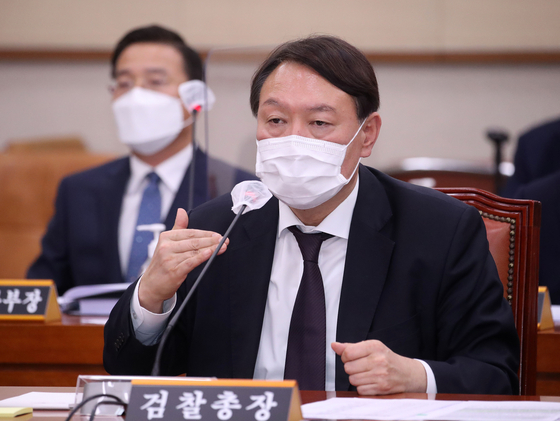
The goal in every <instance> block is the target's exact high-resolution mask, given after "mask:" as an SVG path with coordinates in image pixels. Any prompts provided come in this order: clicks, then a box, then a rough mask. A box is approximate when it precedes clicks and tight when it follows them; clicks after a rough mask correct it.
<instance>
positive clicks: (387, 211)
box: [336, 166, 394, 390]
mask: <svg viewBox="0 0 560 421" xmlns="http://www.w3.org/2000/svg"><path fill="white" fill-rule="evenodd" d="M391 216H392V212H391V207H390V204H389V201H388V199H387V196H386V193H385V190H384V188H383V186H382V185H381V183H380V182H379V181H378V180H377V178H375V176H374V175H373V174H372V173H371V172H370V171H369V170H368V169H367V168H365V167H363V166H360V186H359V190H358V199H357V201H356V206H355V208H354V213H353V215H352V223H351V225H350V235H349V239H348V249H347V252H346V262H345V267H344V277H343V282H342V291H341V296H340V305H339V311H338V323H337V333H336V337H337V341H338V342H351V343H355V342H360V341H363V340H365V339H366V338H367V334H368V332H369V329H370V326H371V323H372V320H373V317H374V314H375V310H376V308H377V303H378V301H379V298H380V296H381V291H382V290H383V285H384V283H385V279H386V276H387V272H388V269H389V263H390V260H391V255H392V252H393V245H394V243H393V241H392V240H391V239H390V238H388V237H387V236H386V235H385V234H383V233H382V232H381V230H382V229H383V227H385V226H386V225H387V222H388V221H389V220H390V219H391ZM349 388H350V382H349V380H348V375H347V374H346V372H345V371H344V366H343V364H342V361H341V360H340V357H337V359H336V390H348V389H349Z"/></svg>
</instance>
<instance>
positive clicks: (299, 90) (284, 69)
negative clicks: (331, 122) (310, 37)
mask: <svg viewBox="0 0 560 421" xmlns="http://www.w3.org/2000/svg"><path fill="white" fill-rule="evenodd" d="M340 101H343V102H347V101H350V102H351V103H353V102H354V101H353V98H352V97H351V96H350V95H348V94H347V93H346V92H344V91H343V90H341V89H340V88H338V87H336V86H335V85H333V84H332V83H330V82H329V81H328V80H326V79H325V78H324V77H322V76H321V75H319V74H318V73H317V72H315V71H314V70H313V69H311V68H310V67H307V66H305V65H303V64H299V63H295V62H284V63H282V64H280V65H279V66H278V67H277V68H276V69H275V70H274V71H273V72H271V73H270V75H269V76H268V77H267V79H266V80H265V82H264V84H263V87H262V89H261V92H260V102H261V103H260V107H267V106H268V107H277V108H288V107H290V106H293V105H295V104H296V103H298V105H299V108H302V109H303V110H305V111H309V112H336V111H337V109H338V108H340V107H339V106H340V105H341V104H340Z"/></svg>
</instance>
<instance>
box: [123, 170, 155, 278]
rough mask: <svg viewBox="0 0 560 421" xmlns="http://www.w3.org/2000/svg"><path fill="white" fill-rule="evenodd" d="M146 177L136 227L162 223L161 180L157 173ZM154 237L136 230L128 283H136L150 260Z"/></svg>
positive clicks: (128, 271) (133, 238)
mask: <svg viewBox="0 0 560 421" xmlns="http://www.w3.org/2000/svg"><path fill="white" fill-rule="evenodd" d="M146 177H147V178H148V185H147V186H146V188H145V189H144V194H143V195H142V202H140V210H139V211H138V220H137V221H136V226H138V225H145V224H156V223H159V222H161V194H160V192H159V181H160V178H159V177H158V175H157V174H156V173H155V172H151V173H150V174H148V175H147V176H146ZM153 237H154V235H153V234H152V233H151V232H150V231H138V230H134V236H133V237H132V247H131V249H130V259H129V261H128V270H127V272H126V282H134V281H135V280H136V279H137V278H138V276H140V268H141V267H142V265H143V264H144V262H145V261H146V259H147V258H148V244H150V242H151V241H152V239H153Z"/></svg>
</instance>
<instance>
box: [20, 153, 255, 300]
mask: <svg viewBox="0 0 560 421" xmlns="http://www.w3.org/2000/svg"><path fill="white" fill-rule="evenodd" d="M195 156H196V158H195V167H194V168H195V182H194V194H193V203H194V206H198V205H200V204H202V203H204V202H206V201H207V200H209V199H210V198H212V197H215V196H216V195H217V194H218V193H223V190H224V189H227V188H228V187H229V189H231V188H232V187H233V186H234V185H235V184H237V183H238V182H239V181H242V180H246V179H255V178H256V177H255V176H254V175H251V174H249V173H246V172H244V171H242V170H239V169H236V168H234V167H231V166H229V165H228V164H226V163H224V162H221V161H218V160H215V159H212V158H207V156H206V155H205V154H204V153H203V152H202V151H201V150H200V149H198V150H197V152H196V155H195ZM207 168H208V178H207V177H206V174H207ZM129 177H130V160H129V158H128V157H125V158H121V159H117V160H115V161H112V162H109V163H107V164H104V165H101V166H99V167H96V168H92V169H90V170H86V171H83V172H80V173H77V174H73V175H71V176H68V177H66V178H64V179H63V180H62V181H61V183H60V186H59V189H58V194H57V198H56V204H55V214H54V216H53V218H52V219H51V221H50V223H49V226H48V228H47V232H46V234H45V236H44V237H43V239H42V243H41V245H42V251H41V255H40V256H39V257H38V258H37V260H36V261H35V262H34V263H33V264H32V265H31V267H30V268H29V270H28V272H27V278H29V279H54V280H55V282H56V285H57V289H58V293H59V295H62V294H63V293H64V292H65V291H66V290H68V289H69V288H72V287H74V286H78V285H92V284H108V283H120V282H124V277H123V275H122V273H123V269H122V268H121V264H120V259H119V246H118V233H119V218H120V213H121V205H122V201H123V196H124V193H125V190H126V186H127V183H128V179H129ZM208 180H209V181H208ZM189 185H190V171H189V169H187V172H186V174H185V177H184V178H183V181H182V182H181V185H180V187H179V190H178V191H177V195H176V196H175V199H174V200H173V203H172V205H171V208H170V210H169V213H168V214H167V217H166V219H165V226H166V227H167V229H171V227H173V224H174V221H175V215H176V214H177V208H179V207H186V206H187V204H188V198H189ZM220 188H221V189H222V191H221V192H220V190H219V189H220ZM226 191H227V190H226Z"/></svg>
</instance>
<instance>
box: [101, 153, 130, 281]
mask: <svg viewBox="0 0 560 421" xmlns="http://www.w3.org/2000/svg"><path fill="white" fill-rule="evenodd" d="M129 178H130V161H129V158H128V157H126V158H122V159H121V160H119V161H117V162H116V163H115V165H113V166H112V167H111V168H110V170H109V171H108V172H107V174H106V175H105V177H104V178H103V179H102V180H99V181H100V183H99V185H100V187H99V189H98V194H99V195H100V198H99V200H100V203H101V212H100V215H101V225H100V226H101V227H103V229H104V234H103V243H104V244H105V248H104V253H105V258H104V259H103V261H104V262H108V267H106V268H104V273H105V274H106V277H105V278H104V279H102V280H100V282H102V283H118V282H124V278H123V276H122V268H121V263H120V257H119V256H120V254H119V219H120V214H121V206H122V201H123V197H124V193H125V189H126V184H127V182H128V179H129Z"/></svg>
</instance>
